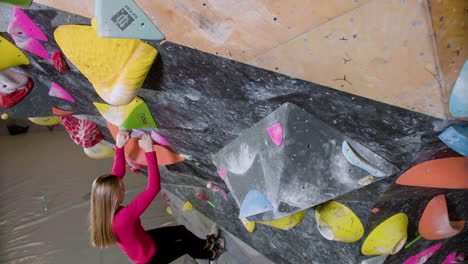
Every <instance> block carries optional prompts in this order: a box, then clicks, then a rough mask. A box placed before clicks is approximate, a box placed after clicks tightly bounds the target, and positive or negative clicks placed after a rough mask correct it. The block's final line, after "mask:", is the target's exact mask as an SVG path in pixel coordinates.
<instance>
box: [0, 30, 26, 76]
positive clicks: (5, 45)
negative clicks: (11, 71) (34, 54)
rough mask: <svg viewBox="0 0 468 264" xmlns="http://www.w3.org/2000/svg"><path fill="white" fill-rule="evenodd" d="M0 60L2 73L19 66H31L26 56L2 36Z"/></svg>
mask: <svg viewBox="0 0 468 264" xmlns="http://www.w3.org/2000/svg"><path fill="white" fill-rule="evenodd" d="M0 58H1V59H0V71H3V70H6V69H8V68H11V67H15V66H18V65H24V64H26V65H27V64H29V59H28V58H27V57H26V55H24V53H23V52H22V51H21V50H19V49H18V48H17V47H16V46H15V45H13V44H12V43H11V42H10V41H8V40H7V39H6V38H4V37H2V36H0Z"/></svg>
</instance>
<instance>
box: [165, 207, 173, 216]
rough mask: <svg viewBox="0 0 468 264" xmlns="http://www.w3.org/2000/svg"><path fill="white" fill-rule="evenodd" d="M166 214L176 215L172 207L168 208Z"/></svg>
mask: <svg viewBox="0 0 468 264" xmlns="http://www.w3.org/2000/svg"><path fill="white" fill-rule="evenodd" d="M166 212H167V213H168V214H170V215H174V213H173V212H172V209H171V208H170V207H167V208H166Z"/></svg>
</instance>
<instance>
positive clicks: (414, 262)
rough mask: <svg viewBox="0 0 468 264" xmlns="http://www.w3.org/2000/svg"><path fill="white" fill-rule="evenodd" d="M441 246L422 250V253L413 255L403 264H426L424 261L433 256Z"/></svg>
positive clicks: (440, 244)
mask: <svg viewBox="0 0 468 264" xmlns="http://www.w3.org/2000/svg"><path fill="white" fill-rule="evenodd" d="M441 246H442V243H439V244H437V245H435V246H433V247H431V248H428V249H426V250H424V251H423V252H421V253H419V254H417V255H414V256H412V257H410V258H409V259H407V260H406V261H405V262H403V264H423V263H426V261H427V260H428V259H429V258H430V257H431V256H432V255H434V253H435V252H436V251H437V250H439V248H440V247H441Z"/></svg>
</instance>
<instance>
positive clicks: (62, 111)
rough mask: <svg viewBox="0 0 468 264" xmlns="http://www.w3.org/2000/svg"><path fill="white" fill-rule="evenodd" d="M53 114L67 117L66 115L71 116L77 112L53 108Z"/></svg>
mask: <svg viewBox="0 0 468 264" xmlns="http://www.w3.org/2000/svg"><path fill="white" fill-rule="evenodd" d="M52 113H54V115H59V116H65V115H71V114H73V113H75V111H67V110H62V109H58V108H56V107H52Z"/></svg>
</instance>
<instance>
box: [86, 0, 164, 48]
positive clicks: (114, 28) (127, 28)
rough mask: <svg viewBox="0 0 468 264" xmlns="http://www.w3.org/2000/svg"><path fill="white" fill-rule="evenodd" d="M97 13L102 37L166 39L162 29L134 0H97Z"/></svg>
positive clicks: (99, 33)
mask: <svg viewBox="0 0 468 264" xmlns="http://www.w3.org/2000/svg"><path fill="white" fill-rule="evenodd" d="M95 15H96V17H97V21H98V27H97V28H98V30H97V31H98V35H99V36H100V37H103V38H133V39H150V40H163V39H164V35H163V34H162V33H161V31H159V29H158V28H157V27H156V26H155V25H154V24H153V22H152V21H151V20H150V19H149V18H148V17H147V16H146V15H145V13H144V12H143V10H141V9H140V7H138V5H137V4H136V3H135V2H134V1H133V0H97V1H96V12H95Z"/></svg>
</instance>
